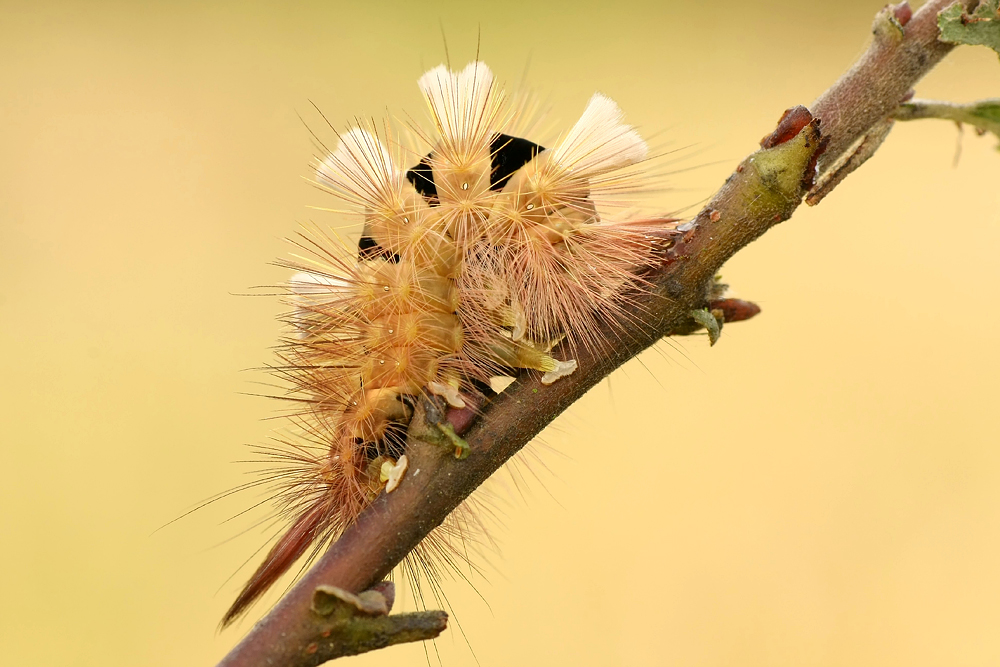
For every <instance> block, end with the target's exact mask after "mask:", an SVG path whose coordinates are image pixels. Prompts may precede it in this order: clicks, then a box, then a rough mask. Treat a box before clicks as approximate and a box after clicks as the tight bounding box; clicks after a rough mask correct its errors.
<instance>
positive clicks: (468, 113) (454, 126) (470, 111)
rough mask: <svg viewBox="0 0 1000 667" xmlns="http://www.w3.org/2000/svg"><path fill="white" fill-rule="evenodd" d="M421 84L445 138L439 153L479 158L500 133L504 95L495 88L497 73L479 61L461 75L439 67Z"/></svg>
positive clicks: (429, 72)
mask: <svg viewBox="0 0 1000 667" xmlns="http://www.w3.org/2000/svg"><path fill="white" fill-rule="evenodd" d="M417 85H418V86H419V87H420V90H421V91H422V92H423V94H424V97H425V98H426V100H427V105H428V107H429V108H430V112H431V118H432V119H433V121H434V126H435V128H436V129H437V131H438V132H439V133H440V135H441V139H442V145H441V146H439V147H438V150H439V151H440V152H442V153H446V154H451V155H454V156H456V157H457V156H472V155H475V154H476V153H477V152H478V151H479V150H481V148H482V147H483V146H489V143H490V137H491V136H492V134H493V133H494V132H496V131H497V129H498V128H497V125H498V124H499V123H498V120H499V118H500V114H501V110H502V108H503V101H504V95H503V92H502V91H500V90H498V89H497V88H496V87H495V85H494V78H493V72H491V71H490V68H489V67H487V66H486V65H485V64H484V63H482V62H479V61H476V62H471V63H469V64H468V65H466V67H465V69H463V70H462V71H461V72H452V71H451V70H449V69H448V68H447V67H446V66H445V65H438V66H437V67H435V68H434V69H431V70H429V71H427V72H426V73H424V75H423V76H421V77H420V79H419V81H418V82H417Z"/></svg>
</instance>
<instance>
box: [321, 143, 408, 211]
mask: <svg viewBox="0 0 1000 667" xmlns="http://www.w3.org/2000/svg"><path fill="white" fill-rule="evenodd" d="M316 179H317V180H318V181H319V182H320V183H322V184H323V185H326V186H327V187H329V188H330V189H331V190H333V191H334V193H335V194H337V195H339V196H341V197H342V198H344V199H345V200H347V201H348V202H351V203H353V204H356V205H358V206H364V207H368V208H373V209H385V208H392V207H393V206H394V204H395V203H396V202H398V200H399V197H400V190H401V188H402V185H403V174H402V173H400V171H399V170H398V169H396V167H395V166H394V165H393V162H392V157H391V156H390V155H389V151H388V150H387V149H386V148H385V146H383V145H382V142H381V141H379V139H378V137H376V136H375V135H374V134H372V133H371V132H369V131H368V130H365V129H363V128H360V127H356V128H353V129H351V130H350V131H348V132H346V133H344V134H343V135H341V137H340V143H339V144H338V145H337V148H336V150H334V151H333V153H331V154H330V155H328V156H327V157H326V158H325V159H324V160H323V161H322V162H320V164H319V166H318V167H317V168H316Z"/></svg>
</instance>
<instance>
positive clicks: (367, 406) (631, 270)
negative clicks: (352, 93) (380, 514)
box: [223, 62, 664, 624]
mask: <svg viewBox="0 0 1000 667" xmlns="http://www.w3.org/2000/svg"><path fill="white" fill-rule="evenodd" d="M418 85H419V87H420V90H421V91H422V93H423V96H424V98H425V100H426V102H427V105H428V108H429V111H430V116H431V120H432V123H433V129H432V130H430V131H427V132H423V133H421V134H422V137H423V139H424V140H426V143H427V144H428V145H429V146H431V147H432V148H431V150H430V152H429V153H427V154H425V155H423V156H422V157H421V156H419V155H416V156H411V155H406V154H405V153H404V152H403V151H402V150H401V148H400V145H399V140H398V139H396V138H395V137H394V136H393V134H392V132H391V130H390V129H388V126H386V129H385V130H383V131H381V132H380V131H378V130H377V129H376V128H375V127H374V126H371V127H355V128H353V129H350V130H349V131H347V132H345V133H343V134H341V135H340V136H339V142H338V144H337V146H336V147H335V148H334V150H332V151H329V153H328V154H327V155H325V156H323V157H322V159H321V160H320V161H319V163H318V165H317V167H316V179H317V181H318V182H319V183H320V184H321V185H322V186H323V187H324V188H325V189H326V190H327V191H329V192H330V193H331V194H332V195H334V196H335V197H337V198H338V199H340V200H341V201H343V202H345V203H347V204H348V205H350V206H352V207H353V208H355V209H357V210H358V211H360V212H362V213H363V216H364V231H363V234H362V237H361V240H360V242H359V244H358V246H357V247H356V248H355V247H348V246H346V245H345V244H344V243H343V242H341V241H340V240H339V239H337V238H334V237H332V236H330V235H328V234H324V233H323V232H320V231H315V232H312V233H310V234H307V235H304V236H303V237H302V240H301V241H300V242H299V246H300V247H301V249H302V250H304V251H305V253H303V254H302V255H301V256H300V257H298V258H297V260H295V261H289V262H286V264H287V266H288V267H289V268H292V269H294V270H295V271H296V273H295V275H294V276H293V278H292V279H291V281H290V282H289V284H288V288H289V294H290V297H289V301H290V302H291V304H292V305H293V306H294V309H295V310H294V313H293V314H292V315H290V317H289V324H290V325H291V328H292V329H293V333H292V335H290V336H289V337H288V338H287V339H286V340H285V341H284V344H283V345H282V347H281V350H280V353H279V359H280V363H279V364H278V365H277V366H276V372H277V373H278V375H280V376H281V377H282V378H284V379H285V380H286V381H287V382H288V383H289V384H290V386H291V389H292V397H293V398H294V400H295V401H296V405H297V406H298V407H297V409H296V411H295V413H294V414H293V416H292V419H293V421H294V423H295V425H296V427H297V429H298V431H299V436H298V438H296V439H295V440H294V441H293V440H292V439H289V440H287V441H285V442H282V443H280V445H279V446H276V447H274V448H269V449H268V453H269V454H271V455H272V456H273V457H274V458H275V459H277V461H278V462H279V464H280V466H281V467H279V468H278V469H277V472H275V471H272V474H274V475H275V481H276V482H277V484H278V486H279V492H278V494H277V496H276V502H277V511H278V513H279V514H280V515H281V516H283V517H285V518H287V519H288V521H289V522H290V524H291V525H290V528H289V529H288V530H287V532H286V533H285V534H284V535H283V536H282V537H281V538H280V539H279V540H278V542H277V543H276V544H275V545H274V547H273V548H272V549H271V551H270V552H269V553H268V555H267V557H266V558H265V560H264V562H263V563H262V564H261V565H260V567H259V568H258V569H257V571H256V572H255V573H254V574H253V576H252V577H251V579H250V580H249V582H248V583H247V584H246V586H245V587H244V589H243V591H242V592H241V593H240V595H239V597H238V598H237V599H236V601H235V602H234V603H233V605H232V607H231V608H230V609H229V611H228V612H227V614H226V616H225V618H224V620H223V624H227V623H229V622H231V621H232V620H233V619H234V618H236V617H237V616H238V615H240V614H241V613H242V612H243V611H244V610H245V609H246V608H247V607H248V605H250V604H251V603H252V602H253V601H254V600H255V599H257V598H258V597H259V596H260V595H261V594H262V593H263V592H264V591H265V590H267V588H268V587H269V586H270V585H271V584H273V583H274V581H275V580H276V579H277V578H278V577H279V576H281V574H283V573H284V572H285V571H286V570H287V569H288V568H289V567H290V566H291V565H292V564H293V563H294V562H295V561H296V560H298V559H299V558H300V557H301V556H303V555H304V554H306V553H307V552H308V551H310V550H311V553H313V554H316V553H317V552H318V551H319V550H321V549H322V548H323V547H324V546H325V545H327V544H328V543H329V542H330V541H332V540H334V539H336V537H337V536H338V535H339V534H340V533H341V532H342V531H343V530H344V529H345V528H346V527H347V526H349V525H350V524H351V523H352V522H353V521H354V520H355V518H356V517H357V516H358V514H359V513H360V512H361V511H362V510H363V509H364V508H365V507H366V506H367V505H368V504H370V503H371V502H372V500H374V499H375V498H376V497H377V496H378V495H379V494H380V493H390V492H392V491H393V490H394V489H395V488H396V486H397V485H399V484H400V483H405V475H406V469H407V465H406V457H405V436H406V428H407V425H408V422H409V420H410V418H411V416H412V414H413V406H414V401H415V400H416V399H417V398H418V397H419V396H420V395H421V394H433V395H436V396H440V397H442V398H444V399H445V400H446V401H447V403H448V404H449V405H451V406H453V407H465V406H466V404H467V403H480V402H482V401H483V400H488V396H489V395H491V393H492V391H502V390H503V388H504V387H505V386H506V385H505V382H508V383H509V380H505V379H504V378H509V377H511V376H514V375H516V374H517V373H518V371H519V370H534V371H538V372H540V373H542V374H543V382H544V383H551V382H555V381H558V379H559V378H561V377H564V376H565V375H568V374H570V373H572V372H573V370H574V369H575V368H576V362H575V361H574V360H573V358H572V355H573V351H574V350H575V349H577V348H578V346H581V345H583V346H586V345H589V344H591V343H592V342H593V341H592V340H591V338H590V336H591V335H592V332H593V331H594V330H595V329H596V327H595V324H596V323H597V322H598V320H600V319H604V320H611V321H614V320H618V321H621V320H622V319H623V318H627V317H629V299H628V294H629V291H630V290H631V289H634V288H637V287H639V288H641V279H640V278H638V277H637V276H638V271H637V269H638V268H640V267H641V266H643V265H644V263H647V262H648V261H649V258H650V253H651V244H650V241H649V239H648V236H647V234H646V233H645V231H647V230H648V229H649V227H651V226H652V225H656V226H657V227H661V228H662V225H663V223H664V220H662V219H656V220H648V219H647V220H631V219H625V220H615V219H614V216H611V217H609V216H608V214H607V213H606V209H607V208H608V204H610V203H613V201H614V199H615V197H616V196H618V195H621V194H622V193H628V192H631V191H634V190H635V189H636V188H637V186H639V185H641V184H642V183H643V181H642V178H643V176H642V173H641V171H640V167H641V163H642V162H643V161H644V160H645V159H646V157H647V153H648V151H647V147H646V144H645V142H644V141H643V140H642V138H641V137H640V136H639V135H638V133H637V132H636V131H635V130H633V129H632V128H631V127H630V126H628V125H627V124H625V122H624V118H623V114H622V112H621V110H620V109H619V108H618V105H617V104H615V103H614V102H613V101H612V100H611V99H609V98H607V97H605V96H604V95H601V94H599V93H598V94H595V95H594V96H593V97H592V98H591V99H590V101H589V103H588V104H587V106H586V109H585V110H584V112H583V114H582V116H581V117H580V119H579V120H578V121H577V122H576V123H575V124H574V125H573V126H572V127H571V128H570V129H569V130H568V131H567V132H565V133H564V134H563V135H562V136H561V137H560V138H559V139H558V140H557V141H556V142H555V143H554V144H553V145H552V146H551V147H549V148H546V147H545V146H542V145H540V144H536V143H534V142H533V141H530V140H528V139H525V138H521V137H518V136H514V134H512V132H514V131H516V130H515V129H514V128H517V127H518V124H519V123H520V122H521V121H522V120H523V119H522V117H521V114H520V111H521V110H523V106H518V105H516V104H510V103H508V101H507V98H506V96H505V93H504V91H503V90H502V89H501V88H500V87H499V86H498V85H497V83H496V82H495V80H494V77H493V74H492V72H491V71H490V70H489V68H487V67H486V65H484V64H483V63H481V62H473V63H471V64H469V65H468V66H467V67H465V68H464V69H463V70H461V71H460V72H452V71H450V70H449V69H448V68H447V67H445V66H444V65H442V66H439V67H436V68H434V69H432V70H430V71H428V72H427V73H425V74H424V75H423V76H422V77H420V79H419V81H418ZM418 132H419V130H418ZM414 163H415V164H414ZM407 165H413V166H410V167H409V168H407ZM637 165H638V166H637ZM560 343H561V345H559V344H560ZM556 345H559V348H558V350H560V352H559V354H551V353H550V352H551V351H552V349H553V348H554V346H556ZM559 357H563V358H559ZM491 388H492V389H491ZM476 523H477V517H476V516H475V514H474V513H473V512H472V511H471V510H470V509H469V506H468V505H467V504H466V505H463V506H462V507H460V508H459V509H458V510H456V512H454V513H453V514H452V517H451V518H450V519H449V521H448V522H446V523H445V524H444V525H442V526H441V527H440V528H439V529H437V530H436V531H435V532H434V533H432V535H431V536H430V537H429V538H428V539H427V540H425V542H424V544H422V545H421V546H420V547H419V550H418V552H417V553H416V554H415V555H414V558H415V560H414V561H411V562H410V563H409V564H408V565H407V567H410V568H415V567H418V566H419V567H423V568H429V569H430V570H431V572H430V573H431V574H433V571H434V568H435V567H437V566H436V565H435V564H434V563H435V561H434V559H433V557H434V556H439V557H443V559H444V560H445V561H453V560H454V559H462V558H464V555H463V552H462V550H461V549H460V548H459V546H460V545H456V544H455V543H454V542H453V540H454V539H456V538H457V539H459V540H460V539H461V538H462V536H463V535H464V534H466V533H467V532H468V531H469V530H470V528H471V527H474V526H475V525H476Z"/></svg>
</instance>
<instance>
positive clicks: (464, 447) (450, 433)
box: [437, 422, 472, 461]
mask: <svg viewBox="0 0 1000 667" xmlns="http://www.w3.org/2000/svg"><path fill="white" fill-rule="evenodd" d="M437 426H438V428H439V429H441V432H442V433H444V434H445V436H447V438H448V440H449V441H450V442H451V444H452V445H454V446H455V458H456V459H458V460H460V461H461V460H462V459H467V458H469V454H470V453H472V447H470V446H469V443H467V442H466V441H465V440H464V439H463V438H462V437H461V436H460V435H458V434H457V433H455V427H454V426H452V425H451V424H450V423H449V422H441V423H440V424H438V425H437Z"/></svg>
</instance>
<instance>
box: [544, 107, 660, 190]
mask: <svg viewBox="0 0 1000 667" xmlns="http://www.w3.org/2000/svg"><path fill="white" fill-rule="evenodd" d="M624 118H625V114H624V113H623V112H622V110H621V109H620V108H619V107H618V105H617V104H616V103H615V101H614V100H612V99H611V98H610V97H607V96H605V95H602V94H601V93H594V95H593V97H591V98H590V102H589V103H587V108H586V109H585V110H584V112H583V115H582V116H580V120H578V121H577V122H576V124H575V125H574V126H573V128H572V129H571V130H570V131H569V132H568V133H567V134H566V136H565V137H564V138H563V139H562V141H560V142H559V144H558V145H557V146H556V147H555V148H553V149H552V160H553V162H555V163H556V164H558V165H560V166H561V167H563V168H565V169H568V170H569V171H571V172H572V173H573V174H574V175H576V176H578V177H582V178H594V177H596V176H601V175H603V174H606V173H607V172H609V171H613V170H615V169H621V168H623V167H627V166H629V165H633V164H635V163H637V162H641V161H642V160H645V159H646V156H647V155H648V154H649V149H648V147H647V146H646V142H645V141H643V139H642V137H640V136H639V133H638V132H636V131H635V130H634V129H632V127H631V126H629V125H626V124H625V123H624V122H623V120H624Z"/></svg>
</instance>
